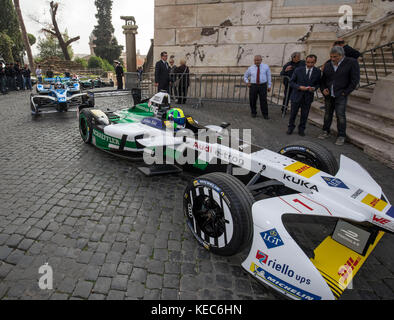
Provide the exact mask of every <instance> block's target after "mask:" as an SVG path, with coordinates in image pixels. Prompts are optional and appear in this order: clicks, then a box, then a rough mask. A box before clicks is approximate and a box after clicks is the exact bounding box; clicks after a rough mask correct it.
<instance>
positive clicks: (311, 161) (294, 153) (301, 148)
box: [279, 141, 339, 176]
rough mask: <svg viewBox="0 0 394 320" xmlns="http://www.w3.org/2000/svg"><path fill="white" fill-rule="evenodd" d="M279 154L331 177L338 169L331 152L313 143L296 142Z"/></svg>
mask: <svg viewBox="0 0 394 320" xmlns="http://www.w3.org/2000/svg"><path fill="white" fill-rule="evenodd" d="M279 153H280V154H281V155H283V156H286V157H289V158H292V159H295V160H298V161H300V162H303V163H305V164H307V165H310V166H312V167H314V168H316V169H319V170H321V171H324V172H326V173H329V174H331V175H333V176H335V175H336V173H337V172H338V169H339V166H338V162H337V160H336V159H335V157H334V155H333V154H332V153H331V151H329V150H328V149H327V148H326V147H324V146H322V145H320V144H317V143H314V142H310V141H297V142H294V143H291V144H289V145H287V146H285V147H283V148H282V149H281V150H280V151H279Z"/></svg>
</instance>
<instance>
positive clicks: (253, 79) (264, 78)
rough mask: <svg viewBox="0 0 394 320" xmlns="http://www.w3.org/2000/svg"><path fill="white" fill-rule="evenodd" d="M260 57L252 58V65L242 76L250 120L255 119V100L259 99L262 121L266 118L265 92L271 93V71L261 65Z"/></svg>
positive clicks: (266, 103) (264, 65) (266, 66)
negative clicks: (246, 91) (248, 104)
mask: <svg viewBox="0 0 394 320" xmlns="http://www.w3.org/2000/svg"><path fill="white" fill-rule="evenodd" d="M262 60H263V59H262V57H261V55H256V56H255V57H254V65H252V66H250V67H249V68H248V70H247V71H246V72H245V74H244V81H245V83H247V85H248V87H249V103H250V111H251V113H252V118H256V115H257V110H256V104H257V98H259V99H260V109H261V113H262V114H263V117H264V119H269V117H268V102H267V92H271V70H270V68H269V66H268V65H266V64H264V63H261V62H262Z"/></svg>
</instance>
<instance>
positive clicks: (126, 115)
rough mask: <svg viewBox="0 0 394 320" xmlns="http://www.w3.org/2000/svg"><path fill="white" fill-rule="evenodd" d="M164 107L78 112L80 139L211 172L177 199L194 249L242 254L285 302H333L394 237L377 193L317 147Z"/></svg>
mask: <svg viewBox="0 0 394 320" xmlns="http://www.w3.org/2000/svg"><path fill="white" fill-rule="evenodd" d="M169 101H170V98H169V96H168V94H165V93H159V94H157V95H155V96H154V97H153V98H152V99H150V100H149V101H148V102H147V101H143V102H142V103H140V104H137V105H135V106H134V107H132V108H129V109H123V110H119V111H108V112H103V111H100V110H97V109H89V108H86V107H85V106H83V107H81V108H80V111H79V129H80V133H81V136H82V139H83V140H84V141H85V142H86V143H92V144H94V145H95V146H97V147H98V148H100V149H103V150H107V151H111V152H113V153H115V154H118V155H121V154H125V153H129V154H130V153H132V154H135V153H143V155H144V156H143V158H144V161H145V162H146V163H148V164H152V165H157V164H158V163H160V164H162V165H166V164H168V163H171V164H174V163H175V161H176V163H177V164H178V165H181V166H182V167H187V166H189V167H190V166H191V167H193V168H198V169H199V170H204V171H206V172H209V170H210V168H213V170H211V171H213V172H210V173H207V174H204V175H201V176H199V177H197V178H194V179H192V180H191V181H190V183H189V185H188V186H187V187H186V189H185V191H184V194H183V210H184V214H185V217H186V223H187V226H188V228H189V229H190V231H191V233H192V234H193V236H194V238H195V239H196V240H197V241H198V243H199V244H201V245H202V246H203V247H204V248H205V249H207V250H209V251H211V252H212V253H214V254H218V255H223V256H231V255H236V254H239V255H240V256H242V255H243V254H245V253H247V252H248V254H247V256H246V257H245V259H244V261H243V262H242V266H243V268H245V270H247V271H248V272H249V273H250V274H251V275H253V277H255V278H256V279H257V280H258V281H260V282H261V283H263V284H265V285H267V286H269V287H271V288H273V289H274V290H276V291H277V292H278V293H280V294H282V295H284V296H286V297H288V298H292V299H298V300H321V299H338V298H339V297H340V296H341V295H342V294H343V292H344V290H345V289H346V288H347V287H349V286H350V285H351V283H352V279H353V278H354V276H355V275H356V274H357V272H358V271H359V270H360V268H361V266H362V265H363V264H364V262H365V261H366V260H367V258H368V257H369V255H370V254H371V252H372V251H373V250H374V249H375V247H376V246H377V244H378V242H379V241H380V240H381V238H382V236H383V235H384V233H385V232H388V233H392V232H393V231H394V208H393V207H392V206H391V204H390V203H389V201H388V199H387V198H386V196H385V195H384V193H383V191H382V189H381V187H380V186H379V185H378V184H377V183H376V182H375V181H374V179H373V178H372V177H371V176H370V175H369V173H368V172H367V171H366V170H365V169H364V168H362V167H361V166H360V165H359V164H358V163H356V162H355V161H353V160H351V159H349V158H347V157H345V156H343V155H342V156H341V159H340V160H341V161H340V166H338V163H337V161H336V159H335V157H334V156H333V155H332V154H331V152H329V150H327V149H326V148H324V147H322V146H320V145H318V144H316V143H311V142H308V141H301V142H298V143H292V144H289V145H287V146H284V147H283V148H281V150H280V151H279V152H273V151H270V150H267V149H264V148H262V147H259V146H256V145H253V144H252V143H251V142H250V141H249V140H250V139H248V136H247V134H244V135H243V137H242V139H240V138H239V135H237V134H233V133H230V134H229V133H228V132H227V129H226V128H227V127H228V126H229V124H225V123H223V124H222V125H221V126H212V125H208V126H202V125H199V124H198V123H197V122H196V121H194V120H193V119H192V117H187V116H185V115H184V114H183V112H182V110H180V109H179V108H171V106H170V103H169ZM163 156H164V157H163ZM189 156H190V158H189ZM174 160H175V161H174Z"/></svg>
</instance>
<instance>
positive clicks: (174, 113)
mask: <svg viewBox="0 0 394 320" xmlns="http://www.w3.org/2000/svg"><path fill="white" fill-rule="evenodd" d="M166 119H167V120H168V121H172V122H173V123H174V128H175V129H180V128H184V127H185V123H186V118H185V114H184V113H183V111H182V109H179V108H173V109H171V110H170V111H168V112H167V116H166Z"/></svg>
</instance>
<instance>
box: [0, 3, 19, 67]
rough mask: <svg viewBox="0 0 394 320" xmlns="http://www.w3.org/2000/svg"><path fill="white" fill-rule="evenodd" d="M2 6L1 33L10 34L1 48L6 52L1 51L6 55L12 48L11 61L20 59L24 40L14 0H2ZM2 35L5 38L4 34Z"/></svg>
mask: <svg viewBox="0 0 394 320" xmlns="http://www.w3.org/2000/svg"><path fill="white" fill-rule="evenodd" d="M0 7H1V10H0V33H4V34H5V35H7V36H8V38H7V43H2V45H1V48H2V49H0V50H5V52H3V51H0V55H2V56H3V57H4V56H6V55H8V54H9V50H11V52H12V55H11V57H10V58H9V61H10V62H13V61H14V60H16V61H20V60H21V57H22V54H23V41H22V35H21V32H20V29H19V23H18V17H17V15H16V11H15V7H14V4H13V2H12V0H1V5H0ZM2 37H3V38H4V36H2ZM9 40H11V41H12V43H11V42H9ZM4 59H5V57H4Z"/></svg>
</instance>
